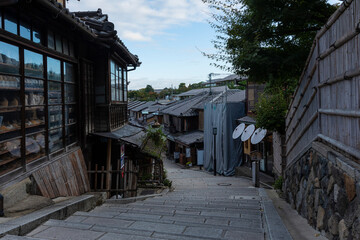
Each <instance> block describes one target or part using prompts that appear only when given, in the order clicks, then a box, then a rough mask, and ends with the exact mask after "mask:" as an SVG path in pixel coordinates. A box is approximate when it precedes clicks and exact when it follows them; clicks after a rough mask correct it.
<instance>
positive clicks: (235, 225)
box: [66, 212, 263, 232]
mask: <svg viewBox="0 0 360 240" xmlns="http://www.w3.org/2000/svg"><path fill="white" fill-rule="evenodd" d="M108 219H112V220H111V221H112V223H111V224H115V225H118V224H121V223H125V224H127V223H129V221H130V222H131V221H135V222H136V221H142V222H151V223H159V224H173V225H182V226H189V225H191V226H197V227H204V228H211V229H213V228H218V227H219V226H220V227H221V229H226V230H243V231H249V232H262V231H263V230H262V222H261V219H241V218H239V219H232V220H229V219H228V218H224V217H208V216H201V215H198V216H188V215H184V214H174V215H172V216H169V215H167V216H166V215H165V216H164V215H158V214H149V213H120V214H118V215H114V214H113V213H109V212H76V213H75V214H74V215H73V216H72V217H70V218H68V219H66V221H67V222H74V223H78V222H81V223H89V222H91V223H94V224H95V225H103V224H105V222H107V221H108Z"/></svg>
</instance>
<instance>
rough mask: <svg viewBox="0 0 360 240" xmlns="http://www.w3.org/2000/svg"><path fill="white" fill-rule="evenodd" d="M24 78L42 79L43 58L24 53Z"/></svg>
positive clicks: (32, 53) (28, 52) (29, 52)
mask: <svg viewBox="0 0 360 240" xmlns="http://www.w3.org/2000/svg"><path fill="white" fill-rule="evenodd" d="M24 58H25V63H24V64H25V76H28V77H38V78H43V77H44V66H43V56H42V55H41V54H38V53H34V52H31V51H28V50H25V51H24Z"/></svg>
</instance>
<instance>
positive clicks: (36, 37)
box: [32, 28, 41, 43]
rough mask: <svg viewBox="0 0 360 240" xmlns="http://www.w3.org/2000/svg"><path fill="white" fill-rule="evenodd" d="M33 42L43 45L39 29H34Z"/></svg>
mask: <svg viewBox="0 0 360 240" xmlns="http://www.w3.org/2000/svg"><path fill="white" fill-rule="evenodd" d="M32 41H33V42H34V43H41V33H40V30H39V29H37V28H33V33H32Z"/></svg>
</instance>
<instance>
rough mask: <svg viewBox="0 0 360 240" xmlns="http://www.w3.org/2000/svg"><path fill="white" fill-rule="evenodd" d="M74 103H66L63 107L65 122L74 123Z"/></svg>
mask: <svg viewBox="0 0 360 240" xmlns="http://www.w3.org/2000/svg"><path fill="white" fill-rule="evenodd" d="M75 107H76V105H66V107H65V123H66V124H74V123H76V108H75Z"/></svg>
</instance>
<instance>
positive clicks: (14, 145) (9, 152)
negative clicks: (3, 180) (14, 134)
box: [0, 139, 22, 175]
mask: <svg viewBox="0 0 360 240" xmlns="http://www.w3.org/2000/svg"><path fill="white" fill-rule="evenodd" d="M21 166H22V159H21V139H14V140H10V141H4V142H0V175H3V174H6V173H8V172H10V171H12V170H15V169H17V168H20V167H21Z"/></svg>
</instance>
